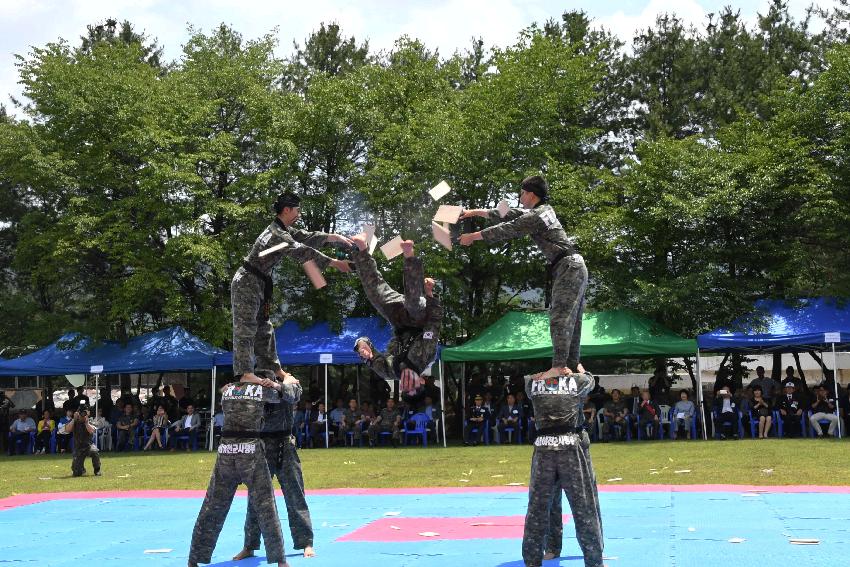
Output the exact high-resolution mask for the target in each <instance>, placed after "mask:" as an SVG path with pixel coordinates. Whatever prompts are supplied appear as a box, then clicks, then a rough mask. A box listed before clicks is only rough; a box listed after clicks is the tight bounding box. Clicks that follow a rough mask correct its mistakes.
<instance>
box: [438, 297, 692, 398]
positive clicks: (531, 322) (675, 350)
mask: <svg viewBox="0 0 850 567" xmlns="http://www.w3.org/2000/svg"><path fill="white" fill-rule="evenodd" d="M696 349H697V342H696V340H694V339H685V338H682V337H680V336H678V335H676V334H675V333H673V331H671V330H669V329H666V328H664V327H662V326H661V325H658V324H657V323H654V322H652V321H650V320H649V319H647V318H645V317H642V316H641V315H638V314H637V313H635V312H633V311H629V310H626V309H616V310H613V311H598V312H595V313H585V314H584V317H583V318H582V326H581V357H582V358H583V359H585V358H642V357H651V356H664V357H678V356H688V355H693V354H694V353H695V352H696ZM551 357H552V339H551V336H550V334H549V313H548V312H537V313H526V312H521V311H510V312H508V313H506V314H505V315H504V317H502V318H501V319H499V320H498V321H496V322H495V323H493V324H492V325H490V326H489V327H487V328H486V329H484V330H483V331H482V332H481V334H480V335H478V336H477V337H475V338H474V339H472V340H470V341H468V342H467V343H465V344H463V345H461V346H457V347H445V348H443V349H442V352H441V354H440V359H441V362H484V361H486V362H497V361H505V360H529V359H536V358H551ZM461 385H462V387H464V386H465V383H464V380H461ZM464 389H465V388H464ZM461 395H462V396H463V394H461ZM697 396H698V403H699V404H700V406H699V407H702V406H701V404H702V401H701V397H702V396H701V392H699V391H698V392H697ZM464 402H465V400H464Z"/></svg>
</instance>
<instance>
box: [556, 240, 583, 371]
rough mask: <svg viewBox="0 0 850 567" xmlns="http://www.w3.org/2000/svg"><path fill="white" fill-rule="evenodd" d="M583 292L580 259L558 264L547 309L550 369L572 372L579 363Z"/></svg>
mask: <svg viewBox="0 0 850 567" xmlns="http://www.w3.org/2000/svg"><path fill="white" fill-rule="evenodd" d="M586 289H587V267H586V266H585V265H584V259H583V258H582V257H581V255H579V254H573V255H572V256H567V257H566V258H564V259H562V260H561V261H560V262H558V264H557V265H556V266H555V268H554V270H553V272H552V302H551V305H550V306H549V333H550V334H551V335H552V366H568V367H569V368H571V369H572V370H573V371H575V369H576V365H577V364H578V363H579V361H580V360H581V359H580V354H581V352H580V341H581V317H582V314H583V313H584V292H585V290H586Z"/></svg>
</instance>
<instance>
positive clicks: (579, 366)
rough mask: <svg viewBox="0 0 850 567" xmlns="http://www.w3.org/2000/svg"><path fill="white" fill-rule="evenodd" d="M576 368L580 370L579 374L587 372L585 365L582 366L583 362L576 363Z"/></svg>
mask: <svg viewBox="0 0 850 567" xmlns="http://www.w3.org/2000/svg"><path fill="white" fill-rule="evenodd" d="M576 370H577V371H578V373H579V374H584V373H585V372H587V371H586V370H585V369H584V366H582V364H581V362H579V363H578V364H577V365H576Z"/></svg>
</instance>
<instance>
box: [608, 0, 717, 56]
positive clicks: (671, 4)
mask: <svg viewBox="0 0 850 567" xmlns="http://www.w3.org/2000/svg"><path fill="white" fill-rule="evenodd" d="M664 13H668V14H676V16H677V17H678V18H679V19H681V20H682V22H683V23H684V25H685V26H686V27H687V26H690V25H691V24H692V25H694V26H695V27H697V28H699V27H701V26H702V25H703V24H704V23H705V17H706V11H705V9H704V8H703V7H702V6H701V5H700V4H699V2H697V1H696V0H650V1H649V3H648V4H647V5H646V6H645V7H644V8H643V10H642V11H641V12H640V13H639V14H627V13H625V12H624V11H623V10H618V11H616V12H614V13H613V14H611V15H609V16H604V17H601V18H597V20H596V21H597V22H598V23H599V24H600V25H602V26H603V27H605V28H606V29H608V31H610V32H611V33H613V34H614V35H616V36H618V37H619V38H620V39H622V40H623V41H624V42H625V43H626V45H630V44H631V42H632V39H633V38H634V37H635V35H636V34H637V32H639V31H640V30H644V29H646V28H651V27H654V26H655V20H656V18H658V16H660V15H662V14H664Z"/></svg>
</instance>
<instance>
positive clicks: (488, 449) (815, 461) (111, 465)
mask: <svg viewBox="0 0 850 567" xmlns="http://www.w3.org/2000/svg"><path fill="white" fill-rule="evenodd" d="M847 447H848V445H847V443H846V442H844V441H836V440H829V439H827V440H818V439H811V440H810V439H768V440H765V441H753V440H742V441H724V442H719V441H709V442H696V441H692V442H686V441H679V442H670V441H661V442H641V443H609V444H594V445H593V446H592V449H591V454H592V456H593V463H594V466H595V468H596V475H597V480H598V482H599V484H607V483H608V479H611V478H622V480H621V481H618V482H620V483H623V484H714V483H720V484H757V485H786V484H821V485H841V484H847V482H848V471H850V451H848V450H847ZM531 452H532V448H531V447H530V446H479V447H459V446H454V447H452V446H450V447H449V448H447V449H443V448H441V447H440V448H427V449H422V448H419V447H407V448H399V449H392V448H377V449H360V448H356V449H351V448H344V449H343V448H338V449H310V450H302V451H300V452H299V454H300V456H301V461H302V463H303V466H304V477H305V483H306V485H307V488H308V489H310V488H340V487H350V488H384V487H422V486H504V485H506V484H508V483H511V482H521V483H527V482H528V474H529V463H530V460H531ZM214 462H215V454H213V453H208V452H204V451H201V452H196V453H186V452H177V453H122V454H114V453H106V454H105V455H104V457H103V473H104V475H103V476H102V477H93V476H91V461H89V462H87V464H86V468H87V470H88V473H89V474H88V476H86V477H84V478H73V477H71V458H70V456H66V455H62V456H58V455H45V456H32V455H26V456H18V457H0V498H2V497H6V496H10V495H13V494H21V493H31V492H65V491H77V490H134V489H135V490H142V489H147V490H150V489H204V488H206V486H207V481H208V480H209V475H210V471H211V470H212V466H213V463H214ZM652 469H655V471H653V470H652ZM677 470H690V471H691V472H689V473H676V472H675V471H677ZM765 471H768V472H765ZM653 473H654V474H653ZM464 481H465V482H464Z"/></svg>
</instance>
